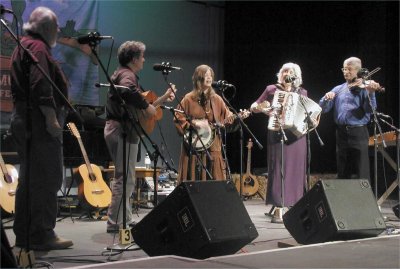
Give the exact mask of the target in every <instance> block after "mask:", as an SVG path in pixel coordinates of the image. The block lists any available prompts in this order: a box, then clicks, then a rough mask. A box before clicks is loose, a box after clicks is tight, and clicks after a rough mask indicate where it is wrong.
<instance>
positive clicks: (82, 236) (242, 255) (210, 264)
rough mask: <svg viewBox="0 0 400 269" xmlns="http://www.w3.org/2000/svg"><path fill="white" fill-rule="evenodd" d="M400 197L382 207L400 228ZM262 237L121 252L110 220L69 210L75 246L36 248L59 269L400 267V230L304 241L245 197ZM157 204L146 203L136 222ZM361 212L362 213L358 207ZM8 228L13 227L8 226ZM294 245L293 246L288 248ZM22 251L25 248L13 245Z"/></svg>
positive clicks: (63, 222)
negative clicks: (216, 252) (231, 250)
mask: <svg viewBox="0 0 400 269" xmlns="http://www.w3.org/2000/svg"><path fill="white" fill-rule="evenodd" d="M396 203H397V202H396V201H390V200H388V201H386V202H385V203H384V204H383V206H382V208H381V212H382V215H383V216H384V218H385V220H386V226H387V227H388V228H389V229H392V230H395V231H398V230H399V229H400V222H399V219H398V218H397V217H396V216H395V215H394V213H393V211H392V207H393V206H394V205H395V204H396ZM244 205H245V208H246V209H247V211H248V213H249V215H250V218H251V220H252V221H253V223H254V224H255V226H256V228H257V231H258V233H259V236H258V237H257V238H256V239H255V240H254V241H253V242H251V243H250V244H248V245H246V246H244V247H243V248H242V249H241V250H240V251H239V252H238V253H236V254H233V255H228V256H220V257H212V258H209V259H206V260H196V259H190V258H183V257H178V256H159V257H149V256H148V255H147V254H146V253H145V252H144V251H142V250H141V249H140V248H139V247H138V246H137V245H132V246H131V247H129V248H128V249H127V250H125V251H123V252H122V253H121V252H118V251H116V250H112V251H110V250H107V248H108V247H112V246H113V245H114V244H117V243H118V234H116V235H114V234H108V233H106V221H105V220H93V219H88V218H80V219H79V218H78V216H79V212H74V213H73V214H72V216H70V215H69V214H68V213H63V216H65V218H62V219H61V218H60V220H59V222H57V226H56V232H57V233H58V234H59V235H60V236H62V237H65V238H68V239H71V240H73V242H74V246H73V247H72V248H70V249H66V250H54V251H49V252H42V251H35V258H36V261H37V262H47V263H51V264H52V266H53V268H189V267H190V268H399V267H400V254H399V253H400V235H396V234H390V235H388V232H387V231H389V230H387V231H384V232H383V233H382V234H380V235H379V236H377V237H373V238H369V239H359V240H349V241H336V242H326V243H322V244H314V245H304V246H303V245H298V244H297V243H296V241H295V240H294V239H293V237H292V236H291V235H290V234H289V232H288V231H287V230H286V229H285V227H284V225H283V224H275V223H271V221H270V217H269V216H266V215H265V213H267V212H269V211H270V209H271V207H270V206H266V205H265V204H264V201H262V200H261V199H249V200H246V201H244ZM150 210H151V209H146V208H140V209H139V211H138V212H137V215H136V216H135V219H136V221H139V220H140V219H141V218H143V217H144V216H145V215H146V214H147V213H148V212H149V211H150ZM355 214H356V212H355ZM3 223H5V227H6V234H7V237H8V240H9V241H10V244H11V246H13V245H14V243H15V236H14V233H13V232H12V229H10V227H11V225H12V221H9V222H7V219H3ZM7 227H8V228H7ZM288 246H289V247H288ZM13 252H14V253H15V254H16V255H18V253H19V249H18V248H13Z"/></svg>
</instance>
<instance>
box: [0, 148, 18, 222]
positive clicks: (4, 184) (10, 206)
mask: <svg viewBox="0 0 400 269" xmlns="http://www.w3.org/2000/svg"><path fill="white" fill-rule="evenodd" d="M0 167H1V170H0V174H1V175H0V206H1V208H2V209H3V210H4V211H5V212H7V213H9V214H12V213H14V212H15V192H16V190H17V185H18V172H17V169H15V167H14V166H12V165H11V164H5V163H4V159H3V156H1V154H0Z"/></svg>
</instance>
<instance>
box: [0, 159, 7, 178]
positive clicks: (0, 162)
mask: <svg viewBox="0 0 400 269" xmlns="http://www.w3.org/2000/svg"><path fill="white" fill-rule="evenodd" d="M0 167H1V171H2V172H3V175H4V176H5V177H7V176H8V172H7V168H6V164H5V162H4V159H3V156H2V155H1V154H0Z"/></svg>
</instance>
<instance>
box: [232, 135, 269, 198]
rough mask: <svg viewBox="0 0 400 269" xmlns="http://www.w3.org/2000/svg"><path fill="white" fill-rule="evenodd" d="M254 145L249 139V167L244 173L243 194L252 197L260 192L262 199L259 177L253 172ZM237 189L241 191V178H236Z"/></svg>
mask: <svg viewBox="0 0 400 269" xmlns="http://www.w3.org/2000/svg"><path fill="white" fill-rule="evenodd" d="M252 147H253V142H252V141H251V139H249V142H248V143H247V168H246V173H245V174H244V175H243V182H242V194H243V195H244V196H246V197H250V196H253V195H255V194H256V193H258V195H260V197H261V198H262V199H264V198H263V196H262V195H261V193H260V192H259V190H258V189H259V187H260V185H259V183H258V180H257V178H256V177H255V176H254V175H253V174H251V171H250V170H251V169H250V165H251V148H252ZM235 185H236V189H237V190H238V192H240V178H238V179H236V182H235Z"/></svg>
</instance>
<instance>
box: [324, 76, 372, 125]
mask: <svg viewBox="0 0 400 269" xmlns="http://www.w3.org/2000/svg"><path fill="white" fill-rule="evenodd" d="M331 92H334V93H335V97H334V98H333V100H325V97H322V98H321V100H320V101H319V105H320V106H321V107H322V112H323V113H325V112H328V111H330V110H331V109H332V108H334V120H335V123H336V124H338V125H365V124H367V123H368V122H369V119H370V116H371V112H372V108H371V105H372V106H373V107H374V109H376V98H375V93H374V92H373V93H369V92H368V91H367V90H366V89H360V88H356V89H354V90H349V88H348V87H347V83H343V84H342V85H339V86H336V87H335V88H333V89H332V90H331ZM368 97H369V98H368ZM370 102H371V105H370Z"/></svg>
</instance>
